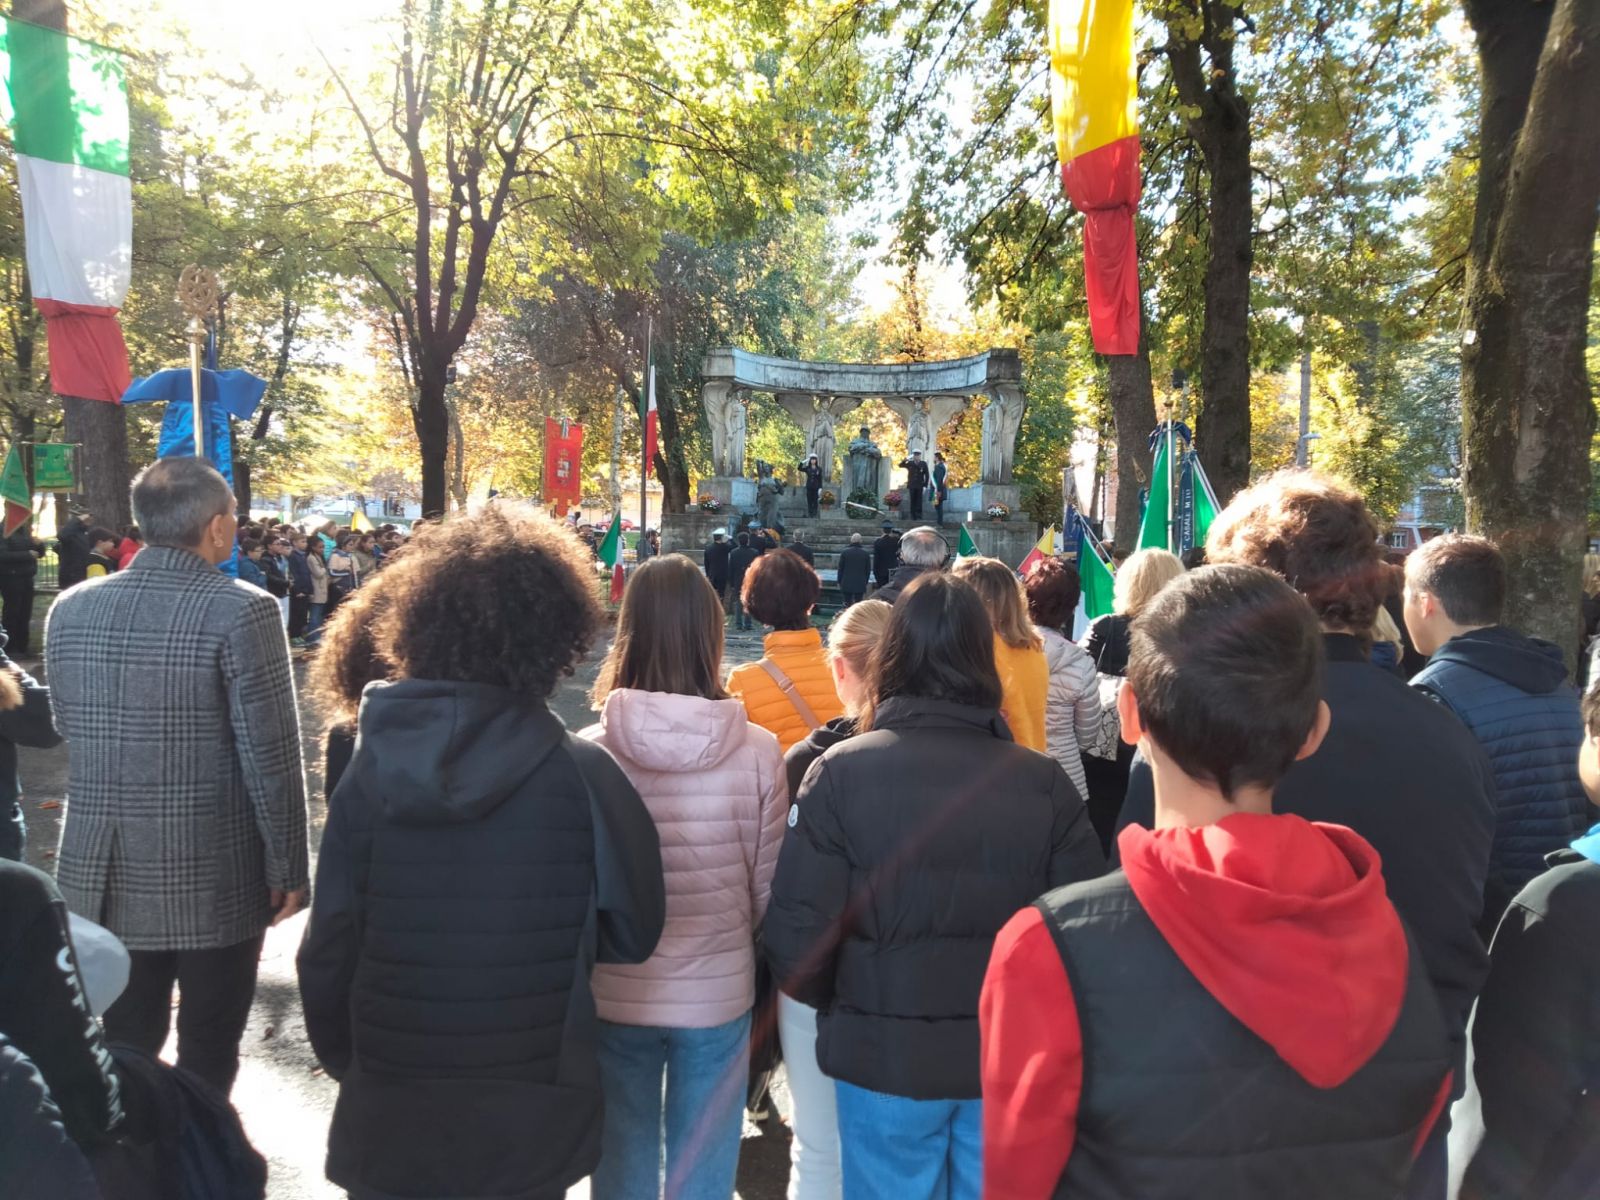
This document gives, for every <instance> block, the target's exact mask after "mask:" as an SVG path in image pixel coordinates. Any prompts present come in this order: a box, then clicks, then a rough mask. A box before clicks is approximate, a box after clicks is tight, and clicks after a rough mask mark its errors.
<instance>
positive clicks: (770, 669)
mask: <svg viewBox="0 0 1600 1200" xmlns="http://www.w3.org/2000/svg"><path fill="white" fill-rule="evenodd" d="M761 669H762V670H763V671H765V672H766V673H767V674H768V675H770V676H772V682H773V683H775V684H777V685H778V687H780V688H781V689H783V694H784V695H785V696H787V697H789V703H790V704H792V705H794V710H795V712H797V713H799V714H800V719H801V720H802V721H804V722H805V723H806V728H807V729H815V728H817V727H818V726H819V725H821V724H822V722H821V721H819V720H817V714H816V713H815V712H813V711H812V709H811V705H809V704H807V703H806V701H805V697H804V696H802V695H801V694H800V691H799V689H798V688H796V687H795V686H794V680H792V679H790V678H789V677H788V676H787V675H786V674H784V671H783V668H782V667H780V666H779V665H778V664H777V663H775V662H773V661H772V660H771V659H770V658H763V659H762V660H761Z"/></svg>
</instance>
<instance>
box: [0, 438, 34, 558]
mask: <svg viewBox="0 0 1600 1200" xmlns="http://www.w3.org/2000/svg"><path fill="white" fill-rule="evenodd" d="M0 500H4V501H5V507H6V516H5V534H4V536H6V537H10V536H11V535H12V534H13V533H15V532H16V531H17V530H19V529H21V528H22V527H23V526H24V525H26V524H27V523H28V521H29V519H30V518H31V517H32V516H33V489H32V488H31V487H29V486H28V471H27V468H26V467H24V466H23V465H22V449H21V447H19V446H18V445H17V444H16V443H15V442H12V443H11V449H9V450H7V451H6V461H5V465H4V466H0Z"/></svg>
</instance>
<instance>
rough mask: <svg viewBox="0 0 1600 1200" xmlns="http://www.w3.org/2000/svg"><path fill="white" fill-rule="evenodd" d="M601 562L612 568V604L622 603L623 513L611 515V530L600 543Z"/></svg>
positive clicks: (607, 531)
mask: <svg viewBox="0 0 1600 1200" xmlns="http://www.w3.org/2000/svg"><path fill="white" fill-rule="evenodd" d="M600 561H601V562H603V563H605V565H606V566H608V567H610V568H611V603H613V604H620V603H621V602H622V513H621V512H620V511H618V512H614V513H612V514H611V528H610V529H608V530H606V536H605V540H604V541H602V542H601V543H600Z"/></svg>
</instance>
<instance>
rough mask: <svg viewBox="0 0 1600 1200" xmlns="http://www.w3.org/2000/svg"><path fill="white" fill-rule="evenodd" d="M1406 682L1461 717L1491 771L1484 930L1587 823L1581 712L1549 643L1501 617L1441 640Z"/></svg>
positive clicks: (1558, 654)
mask: <svg viewBox="0 0 1600 1200" xmlns="http://www.w3.org/2000/svg"><path fill="white" fill-rule="evenodd" d="M1411 686H1412V687H1414V688H1417V689H1418V690H1420V691H1422V692H1425V693H1426V694H1428V695H1430V696H1432V697H1433V698H1434V699H1436V700H1438V701H1440V702H1441V703H1443V704H1444V705H1445V707H1447V708H1448V709H1450V711H1451V712H1453V713H1455V714H1456V716H1458V717H1460V718H1461V721H1462V723H1463V724H1465V725H1466V727H1467V728H1468V729H1470V730H1471V731H1472V736H1473V737H1475V738H1477V739H1478V741H1479V743H1480V744H1481V745H1482V746H1483V748H1484V751H1485V752H1486V753H1487V754H1488V755H1489V765H1490V766H1491V767H1492V768H1493V770H1494V782H1495V809H1496V812H1495V828H1494V846H1493V849H1492V850H1491V851H1490V853H1489V883H1488V888H1487V891H1486V893H1485V898H1484V910H1483V920H1482V921H1481V923H1480V925H1479V928H1480V929H1482V930H1483V931H1484V935H1485V937H1487V936H1488V935H1489V933H1491V932H1492V931H1493V930H1494V928H1495V925H1496V923H1498V921H1499V920H1500V915H1501V914H1502V913H1503V912H1505V910H1506V905H1507V904H1509V903H1510V901H1511V897H1512V896H1514V895H1516V893H1517V892H1518V891H1520V890H1521V889H1522V887H1523V885H1524V884H1526V883H1527V882H1528V881H1529V880H1531V879H1532V878H1533V877H1534V876H1535V875H1538V874H1539V873H1540V872H1541V871H1543V870H1544V865H1545V864H1544V859H1545V855H1547V854H1550V853H1553V852H1554V851H1556V850H1559V849H1561V848H1562V847H1564V846H1566V845H1567V844H1568V843H1569V842H1571V841H1572V839H1573V838H1575V837H1577V836H1578V835H1579V834H1580V833H1582V832H1583V831H1584V830H1585V829H1587V828H1588V827H1589V801H1588V798H1587V797H1586V796H1585V795H1584V793H1583V785H1582V784H1581V783H1580V782H1579V781H1578V748H1579V747H1580V746H1581V745H1582V744H1583V720H1582V718H1581V717H1580V716H1579V715H1578V694H1577V692H1576V691H1574V690H1573V688H1572V685H1571V684H1569V683H1568V682H1567V667H1566V664H1565V663H1564V662H1562V660H1561V650H1560V648H1559V647H1557V646H1555V645H1552V644H1551V643H1549V642H1545V641H1540V640H1539V639H1537V638H1531V637H1525V636H1523V635H1522V634H1520V633H1518V632H1517V631H1516V630H1514V629H1507V628H1506V627H1505V626H1503V625H1492V626H1490V627H1488V628H1486V629H1474V630H1471V631H1469V632H1467V633H1463V634H1460V635H1459V636H1457V637H1453V638H1451V639H1450V640H1449V641H1448V642H1446V643H1445V644H1444V645H1443V646H1441V647H1439V649H1438V650H1437V651H1435V652H1434V655H1433V657H1432V658H1431V659H1430V660H1429V662H1428V665H1427V666H1426V667H1425V668H1424V669H1423V670H1422V672H1421V673H1420V674H1419V675H1418V676H1417V677H1416V678H1415V679H1413V680H1412V681H1411Z"/></svg>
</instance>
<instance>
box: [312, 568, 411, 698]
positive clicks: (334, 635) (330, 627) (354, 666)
mask: <svg viewBox="0 0 1600 1200" xmlns="http://www.w3.org/2000/svg"><path fill="white" fill-rule="evenodd" d="M394 578H395V573H394V572H393V571H385V572H383V573H382V574H379V575H375V576H373V578H372V581H371V582H370V583H368V584H367V585H366V586H365V587H362V588H358V589H357V590H356V591H354V592H351V593H350V595H349V597H348V598H347V599H345V600H342V601H340V603H339V607H338V608H336V609H334V612H333V616H331V617H329V618H328V623H327V625H326V626H325V627H324V628H323V631H322V641H321V643H320V648H319V649H318V650H317V657H316V658H315V659H313V660H312V662H311V669H310V670H309V671H307V672H306V691H308V692H309V693H310V694H311V698H312V700H313V701H314V702H315V703H316V705H317V707H318V709H320V710H321V712H322V715H323V716H324V717H326V718H327V721H328V724H329V725H351V724H354V723H355V719H356V711H357V710H358V709H359V708H360V707H361V692H362V689H364V688H365V687H366V686H367V684H369V683H377V682H378V681H379V680H382V679H388V678H389V676H390V673H391V672H392V670H393V666H392V664H391V663H390V662H389V660H388V659H386V658H384V657H383V656H382V655H381V654H379V653H378V648H377V646H376V645H375V644H374V642H373V627H374V625H375V623H376V622H377V619H378V618H379V617H380V616H381V615H382V614H383V613H384V612H385V611H386V610H387V608H388V605H389V585H390V582H391V581H392V580H393V579H394Z"/></svg>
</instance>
